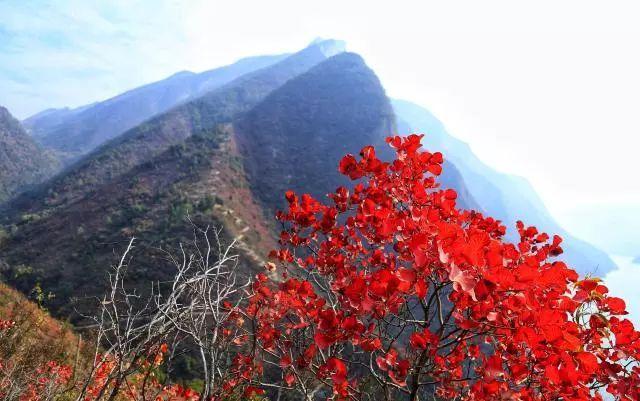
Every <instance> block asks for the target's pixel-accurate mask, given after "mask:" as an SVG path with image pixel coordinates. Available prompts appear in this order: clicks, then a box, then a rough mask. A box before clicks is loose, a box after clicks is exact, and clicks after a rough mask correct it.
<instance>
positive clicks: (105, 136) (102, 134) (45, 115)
mask: <svg viewBox="0 0 640 401" xmlns="http://www.w3.org/2000/svg"><path fill="white" fill-rule="evenodd" d="M286 56H287V55H276V56H260V57H251V58H246V59H242V60H240V61H238V62H236V63H234V64H231V65H228V66H225V67H220V68H216V69H214V70H210V71H205V72H202V73H199V74H196V73H193V72H189V71H183V72H180V73H177V74H174V75H172V76H170V77H169V78H167V79H164V80H162V81H158V82H154V83H151V84H148V85H145V86H142V87H140V88H136V89H133V90H130V91H128V92H125V93H123V94H121V95H118V96H116V97H113V98H111V99H108V100H105V101H103V102H97V103H94V104H91V105H87V106H83V107H80V108H77V109H72V110H70V109H59V110H46V111H45V112H42V113H39V114H36V115H35V116H32V117H30V118H28V119H26V120H25V121H24V125H25V127H26V128H27V130H28V131H29V132H30V133H31V134H32V135H33V137H34V138H35V139H36V140H37V141H38V142H40V143H41V144H42V145H43V146H44V147H46V148H51V149H54V150H55V151H57V152H58V153H60V154H63V155H65V156H66V159H67V160H73V159H74V158H76V157H78V156H80V155H82V154H84V153H86V152H88V151H90V150H92V149H94V148H95V147H97V146H98V145H100V144H102V143H104V142H106V141H108V140H109V139H112V138H115V137H116V136H118V135H120V134H122V133H123V132H125V131H127V130H128V129H130V128H133V127H135V126H136V125H138V124H140V123H142V122H143V121H145V120H148V119H149V118H151V117H153V116H155V115H157V114H160V113H163V112H165V111H167V110H169V109H170V108H172V107H174V106H175V105H177V104H179V103H183V102H185V101H188V100H191V99H195V98H197V97H200V96H202V95H204V94H205V93H207V92H210V91H211V90H213V89H215V88H217V87H220V86H222V85H224V84H226V83H229V82H231V81H233V80H234V79H236V78H238V77H240V76H242V75H245V74H247V73H249V72H252V71H257V70H259V69H261V68H264V67H268V66H270V65H272V64H275V63H277V62H279V61H281V60H283V59H284V58H285V57H286Z"/></svg>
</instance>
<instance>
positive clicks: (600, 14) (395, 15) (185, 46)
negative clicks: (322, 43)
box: [0, 0, 640, 256]
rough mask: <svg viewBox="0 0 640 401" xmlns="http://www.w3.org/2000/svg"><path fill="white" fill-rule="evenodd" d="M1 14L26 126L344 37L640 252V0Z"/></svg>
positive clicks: (400, 87) (477, 146)
mask: <svg viewBox="0 0 640 401" xmlns="http://www.w3.org/2000/svg"><path fill="white" fill-rule="evenodd" d="M0 15H1V16H2V18H0V104H2V105H4V106H6V107H8V108H9V110H10V111H12V112H13V113H14V114H15V115H17V116H18V117H19V118H25V117H27V116H29V115H31V114H33V113H36V112H38V111H41V110H43V109H46V108H49V107H63V106H71V107H74V106H79V105H83V104H87V103H91V102H94V101H97V100H103V99H106V98H108V97H110V96H114V95H116V94H118V93H121V92H123V91H124V90H127V89H130V88H133V87H136V86H139V85H142V84H145V83H149V82H153V81H156V80H159V79H162V78H164V77H166V76H169V75H171V74H173V73H175V72H177V71H181V70H191V71H196V72H197V71H203V70H207V69H211V68H213V67H216V66H220V65H223V64H228V63H231V62H233V61H235V60H237V59H238V58H241V57H245V56H249V55H257V54H273V53H282V52H292V51H295V50H297V49H300V48H302V47H304V46H305V45H307V44H308V43H309V42H310V41H311V40H313V39H314V38H316V37H325V38H338V39H343V40H345V41H346V42H347V47H348V49H349V50H351V51H355V52H358V53H360V54H361V55H362V56H363V57H364V58H365V61H366V62H367V63H368V65H369V66H370V67H372V68H373V69H374V70H375V72H376V73H377V74H378V76H379V77H380V79H381V80H382V83H383V85H384V86H385V88H386V90H387V92H388V94H389V95H390V96H392V97H397V98H404V99H407V100H411V101H414V102H416V103H418V104H420V105H422V106H425V107H427V108H428V109H430V110H431V111H432V112H433V113H434V114H435V115H436V116H438V117H439V118H440V119H441V120H442V121H443V122H444V124H445V125H446V126H447V128H448V130H449V131H450V133H451V134H452V135H454V136H457V137H458V138H460V139H463V140H465V141H466V142H468V143H469V144H470V145H471V147H472V149H473V150H474V152H476V154H478V156H479V157H480V158H481V159H482V160H484V161H485V162H487V163H488V164H489V165H491V166H493V167H495V168H496V169H498V170H500V171H504V172H509V173H514V174H518V175H521V176H524V177H526V178H527V179H528V180H529V181H530V182H531V183H532V185H533V186H534V187H535V188H536V190H537V191H538V192H539V193H540V195H541V197H542V199H543V200H544V201H545V204H546V205H547V206H548V207H549V209H550V211H551V213H552V215H553V216H554V217H556V218H557V219H558V220H559V222H560V223H561V224H562V225H564V226H565V227H566V228H568V229H569V231H572V232H573V233H574V234H576V235H578V236H581V237H583V238H585V239H587V240H589V241H591V242H593V243H594V244H596V245H598V246H600V247H603V248H604V249H605V250H607V251H608V252H610V253H612V254H621V255H626V256H637V255H640V236H638V235H637V234H636V233H637V232H640V217H639V216H640V180H638V179H637V173H638V171H639V169H638V157H637V153H638V149H639V146H638V145H640V139H638V138H640V118H638V116H637V113H638V111H637V110H638V107H639V106H640V73H639V71H640V52H638V45H639V41H640V24H638V23H637V21H638V20H639V19H640V3H638V2H637V1H618V0H611V1H607V2H604V1H590V0H579V1H573V0H564V1H557V0H556V1H548V0H538V1H535V2H524V1H518V0H505V1H495V0H485V1H482V2H480V1H474V0H468V1H455V0H454V1H439V2H434V1H424V0H423V1H415V2H414V1H401V0H399V1H396V2H388V1H372V0H369V1H353V0H352V1H344V0H342V1H334V0H323V1H316V2H308V1H300V0H287V1H280V0H270V1H244V0H235V1H204V0H202V1H201V0H192V1H189V2H177V1H162V0H142V1H124V0H114V1H46V2H45V1H29V0H23V1H4V0H0ZM427 135H428V133H427ZM427 146H428V136H427ZM445 156H446V155H445ZM621 215H622V216H623V217H622V218H621ZM625 217H626V218H625ZM622 242H624V243H625V244H626V245H624V246H622V245H621V243H622ZM636 249H637V252H636Z"/></svg>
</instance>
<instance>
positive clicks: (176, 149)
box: [0, 40, 613, 315]
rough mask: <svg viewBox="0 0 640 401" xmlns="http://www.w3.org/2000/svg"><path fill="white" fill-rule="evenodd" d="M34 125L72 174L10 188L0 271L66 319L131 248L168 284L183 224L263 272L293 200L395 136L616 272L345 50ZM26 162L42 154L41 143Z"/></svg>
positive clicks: (331, 45)
mask: <svg viewBox="0 0 640 401" xmlns="http://www.w3.org/2000/svg"><path fill="white" fill-rule="evenodd" d="M16 123H17V122H16ZM14 125H15V124H14ZM25 125H26V126H27V127H29V130H30V132H31V133H32V135H33V137H34V138H35V139H37V140H38V141H39V142H40V143H41V144H42V145H43V146H45V147H47V148H48V149H49V151H55V152H57V154H58V155H60V156H61V157H62V159H63V160H65V161H66V162H67V163H71V164H69V165H68V166H67V167H66V168H65V169H63V170H61V171H60V172H59V173H58V175H56V176H55V177H53V178H50V179H48V180H45V179H46V178H47V174H43V175H41V176H38V178H37V179H35V180H33V179H32V180H27V179H24V180H23V181H22V184H21V185H25V187H24V188H27V187H26V186H27V185H32V184H37V183H41V185H39V186H37V187H33V188H32V189H31V190H29V191H24V192H22V193H21V194H16V192H17V191H16V190H15V189H14V191H13V193H12V195H15V196H11V199H10V200H9V201H7V202H5V203H4V204H3V205H1V206H0V223H1V224H2V225H3V231H4V232H5V233H7V234H6V235H5V236H6V238H4V240H2V241H1V242H0V272H1V273H2V275H3V276H4V278H5V280H7V281H8V282H10V283H11V284H12V285H14V286H16V287H17V288H19V289H20V290H22V291H24V292H28V291H30V290H31V289H32V288H33V286H34V285H36V283H39V284H40V285H42V287H43V288H44V289H45V290H47V291H52V292H53V293H54V294H55V295H56V298H54V300H53V301H52V303H51V308H52V310H53V311H55V312H57V313H59V314H62V315H70V314H72V311H73V310H74V308H76V307H77V306H78V305H79V304H82V303H78V302H74V300H77V299H82V298H83V297H87V296H93V295H96V294H98V293H99V291H100V290H101V288H102V287H101V284H102V280H103V279H104V276H105V269H106V268H108V266H109V265H110V264H111V262H112V261H113V259H114V256H115V255H114V252H115V253H117V252H118V251H119V250H121V249H122V247H123V246H124V244H126V242H127V239H128V238H130V237H131V236H135V237H137V238H139V244H138V247H137V248H136V249H135V252H134V258H135V262H134V263H132V264H131V266H132V267H131V269H132V271H131V273H132V277H133V278H134V280H136V282H138V283H141V284H142V283H148V282H149V281H152V280H161V279H163V278H165V277H166V276H167V275H168V274H169V273H170V270H169V269H170V267H169V266H168V264H167V262H166V260H165V254H164V253H163V252H162V251H159V248H162V249H171V247H172V246H175V245H177V243H178V242H180V241H186V240H188V238H189V235H190V228H189V227H188V226H187V225H186V224H185V218H186V216H189V217H190V218H191V220H192V221H194V222H196V223H198V224H208V225H213V226H216V227H219V228H221V229H222V237H223V241H227V242H230V241H231V240H233V239H236V240H238V241H239V244H240V245H239V246H240V252H241V255H242V263H243V266H244V269H245V271H246V272H247V273H248V272H252V271H255V270H256V269H259V268H260V266H261V265H262V263H263V260H262V258H261V255H265V254H266V252H267V251H268V250H269V249H270V248H271V247H272V246H273V245H274V238H275V237H274V233H275V230H274V222H273V218H272V216H273V212H274V210H275V209H278V208H279V207H282V206H283V192H284V191H285V190H287V189H294V190H297V191H300V192H309V193H312V194H314V195H315V196H318V197H320V198H322V197H324V195H325V194H326V193H327V192H329V191H332V190H334V189H335V188H336V187H337V186H338V185H341V184H343V183H344V182H345V181H344V178H343V177H341V176H340V175H339V174H338V173H337V170H336V168H337V163H338V161H339V159H340V157H341V156H342V155H343V154H345V153H348V152H351V153H357V152H358V151H359V150H360V148H361V147H362V146H364V145H366V144H374V145H379V149H380V153H381V154H382V155H383V157H384V156H386V157H389V156H390V155H391V152H390V150H389V149H388V147H386V145H384V144H383V143H384V137H385V136H387V135H389V134H392V133H395V132H398V131H399V132H401V133H407V132H408V131H424V132H426V133H427V137H426V139H425V145H426V147H427V148H429V149H436V150H442V151H443V152H444V153H445V157H446V158H447V160H446V162H445V170H444V174H443V176H442V182H443V185H445V186H447V187H453V188H455V189H456V190H457V191H458V192H459V194H460V196H459V201H460V204H461V205H462V206H463V207H465V208H473V209H479V210H482V211H486V212H489V213H490V214H492V215H494V216H496V217H498V218H501V219H503V220H504V221H505V222H507V223H508V224H511V223H513V222H514V220H515V219H516V218H518V217H519V216H522V218H523V220H525V221H527V222H532V223H536V224H539V225H540V226H541V228H543V229H545V230H549V231H551V232H559V233H561V234H563V235H564V236H565V238H566V240H567V246H566V247H565V248H566V249H567V251H568V253H569V254H568V255H567V257H566V259H567V260H568V261H570V262H571V263H572V264H573V266H574V267H576V268H577V269H578V270H580V271H581V272H583V273H588V272H591V271H593V270H594V269H595V267H596V266H597V267H598V273H599V274H604V273H605V272H606V271H607V270H609V269H611V268H612V267H613V263H612V262H611V261H610V260H608V258H607V257H606V255H604V254H603V253H602V252H600V251H598V250H597V249H595V248H593V247H591V246H589V245H588V244H586V243H583V242H581V241H579V240H577V239H575V238H572V237H571V236H569V235H568V234H567V233H565V232H564V231H563V230H562V229H561V228H560V227H558V225H557V224H556V223H555V222H554V221H553V219H552V218H551V217H550V216H549V215H548V213H547V212H546V209H545V208H544V206H543V205H542V202H540V200H539V199H538V197H537V196H536V195H535V192H534V191H533V189H532V188H531V187H530V186H529V185H528V184H527V183H526V181H524V180H522V179H519V178H516V177H512V176H508V175H504V174H500V173H497V172H495V171H493V170H492V169H490V168H489V167H487V166H486V165H484V164H483V163H482V162H481V161H480V160H478V159H477V158H476V157H475V155H473V153H472V152H471V150H470V149H469V147H468V146H466V144H464V143H462V142H460V141H458V140H456V139H455V138H453V137H451V136H450V135H448V134H447V132H446V131H445V129H444V127H443V126H442V124H441V123H440V122H439V121H438V120H437V119H436V118H435V117H433V116H432V115H431V114H430V113H429V112H428V111H426V110H424V109H422V108H420V107H419V106H416V105H413V104H411V103H409V102H404V101H393V102H390V100H389V99H388V98H387V96H386V94H385V91H384V89H383V86H382V84H381V83H380V81H379V80H378V78H377V77H376V75H375V73H374V72H373V71H372V70H371V69H370V68H369V67H367V66H366V64H365V62H364V60H362V58H361V57H360V56H358V55H357V54H353V53H346V52H344V44H343V43H342V42H339V41H332V40H329V41H319V42H314V43H313V44H311V45H310V46H309V47H307V48H305V49H303V50H301V51H299V52H297V53H293V54H290V55H281V56H265V57H255V58H249V59H245V60H242V61H240V62H238V63H235V64H233V65H231V66H228V67H223V68H220V69H216V70H211V71H209V72H206V73H202V74H192V73H180V74H177V75H174V76H172V77H170V78H168V79H166V80H164V81H160V82H157V83H154V84H150V85H147V86H144V87H142V88H138V89H134V90H132V91H129V92H127V93H125V94H123V95H120V96H117V97H115V98H113V99H110V100H107V101H105V102H99V103H95V104H92V105H89V106H85V107H82V108H79V109H75V110H54V111H46V112H43V113H40V114H38V115H36V116H34V117H31V118H29V119H27V120H26V121H25ZM18 126H19V125H18ZM22 137H26V135H25V134H24V131H22ZM26 138H27V139H29V138H28V137H26ZM28 153H29V154H30V155H33V157H36V156H38V155H40V156H38V157H42V154H43V153H42V151H41V150H40V149H39V148H38V147H37V146H35V145H33V144H32V147H31V148H30V150H29V151H28ZM74 158H78V160H77V161H75V162H71V160H73V159H74ZM12 182H13V181H12ZM14 187H15V184H14Z"/></svg>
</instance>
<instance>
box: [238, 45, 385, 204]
mask: <svg viewBox="0 0 640 401" xmlns="http://www.w3.org/2000/svg"><path fill="white" fill-rule="evenodd" d="M234 126H235V131H236V137H237V141H238V144H239V147H240V151H241V153H242V155H243V157H244V158H243V161H244V166H245V170H246V171H247V176H248V179H249V182H250V184H251V188H252V191H253V194H254V195H255V196H256V198H257V199H259V200H260V201H261V202H262V203H263V204H264V205H265V206H266V208H267V210H268V213H272V212H273V211H274V209H276V208H279V207H281V206H282V202H283V199H284V198H283V194H284V192H285V191H286V190H288V189H293V190H295V191H299V192H309V193H311V194H313V195H314V196H316V197H318V198H320V199H323V198H324V196H325V195H326V194H327V193H329V192H331V191H334V190H335V189H336V187H338V186H339V185H342V184H344V183H346V180H345V178H344V177H343V176H341V175H340V174H339V173H338V171H337V166H338V162H339V160H340V158H341V157H342V156H343V155H344V154H346V153H357V152H358V151H359V150H360V149H361V148H362V147H363V146H365V145H368V144H374V145H379V144H382V143H383V142H384V141H383V138H384V137H385V136H387V135H389V134H390V133H392V132H393V130H394V117H393V111H392V109H391V107H390V104H389V101H388V99H387V97H386V95H385V92H384V89H383V88H382V86H381V85H380V82H379V80H378V78H377V77H376V76H375V74H374V73H373V71H371V70H370V69H369V68H368V67H367V66H366V65H365V63H364V61H363V60H362V58H360V56H358V55H356V54H352V53H342V54H339V55H337V56H334V57H332V58H330V59H328V60H326V61H325V62H323V63H321V64H319V65H317V66H316V67H314V68H312V69H311V70H309V71H308V72H307V73H305V74H302V75H300V76H298V77H296V78H295V79H292V80H291V81H289V82H287V83H286V84H285V85H283V86H282V87H281V88H279V89H278V90H276V91H274V92H273V93H271V94H270V95H269V96H267V97H266V98H265V99H264V100H263V101H262V102H260V103H259V104H258V105H257V106H256V107H254V108H253V109H252V110H251V111H249V112H248V113H246V114H245V115H243V116H242V117H241V118H240V119H238V120H237V121H236V122H235V123H234ZM384 148H386V146H385V147H384Z"/></svg>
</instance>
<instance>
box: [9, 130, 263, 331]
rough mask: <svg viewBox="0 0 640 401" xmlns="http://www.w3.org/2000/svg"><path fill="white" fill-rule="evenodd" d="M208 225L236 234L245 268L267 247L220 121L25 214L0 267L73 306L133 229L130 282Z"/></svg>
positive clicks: (69, 312)
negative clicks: (68, 198)
mask: <svg viewBox="0 0 640 401" xmlns="http://www.w3.org/2000/svg"><path fill="white" fill-rule="evenodd" d="M188 219H190V220H191V221H193V222H194V223H195V224H196V225H197V226H199V227H205V226H210V227H215V228H216V229H219V230H221V231H220V237H221V241H222V243H224V244H230V243H231V242H232V241H233V240H234V239H235V240H237V241H239V243H238V252H240V254H241V255H242V258H241V262H240V263H241V264H242V266H243V267H242V269H243V270H244V271H245V272H251V271H252V269H255V268H256V267H257V266H259V265H260V264H261V260H260V258H259V257H258V256H256V254H255V253H254V250H255V251H256V252H259V253H260V254H265V252H266V251H267V250H268V249H269V248H271V247H272V245H273V243H272V242H271V241H272V240H271V238H272V237H271V234H270V232H269V231H268V229H267V228H265V225H264V224H263V220H262V212H261V211H260V209H259V208H258V207H257V206H255V205H254V204H253V203H252V202H251V194H250V193H249V190H248V184H246V182H245V181H244V174H243V172H242V168H241V163H240V161H239V158H238V157H237V155H236V152H235V150H234V144H233V142H232V140H231V135H230V130H229V128H228V127H225V126H224V125H221V126H218V127H216V128H214V129H212V130H210V131H208V132H206V133H201V134H200V135H196V136H192V137H190V138H188V139H187V140H185V141H184V142H182V143H180V144H178V145H175V146H172V147H170V148H169V149H167V150H166V151H164V152H163V153H161V154H159V155H158V156H156V157H155V158H153V159H152V160H150V161H149V162H147V163H144V164H142V165H139V166H137V167H135V168H134V169H132V170H131V171H129V172H127V173H126V174H123V175H120V176H119V177H117V178H114V179H113V180H111V181H109V182H107V183H105V184H103V185H101V186H99V187H97V188H95V189H94V190H92V191H91V192H88V193H87V194H85V196H84V197H83V198H82V199H79V200H78V201H76V202H73V203H70V204H65V205H63V206H60V207H58V208H56V209H55V210H54V211H51V212H49V213H42V214H38V215H29V216H28V217H26V218H25V219H23V220H21V221H18V222H16V223H15V224H14V225H13V226H11V228H10V229H8V230H7V231H8V232H10V233H11V235H10V236H8V238H5V240H4V241H3V242H2V244H0V266H3V269H2V274H3V276H4V278H5V280H7V281H8V282H9V283H10V284H12V285H13V286H15V287H16V288H18V289H19V290H21V291H23V292H25V293H27V292H29V291H31V289H32V288H33V287H34V286H36V285H40V286H41V287H42V288H43V289H44V290H45V291H46V292H51V293H53V294H54V295H55V298H53V299H51V300H50V301H48V306H49V307H50V309H51V310H52V311H54V312H55V313H56V314H57V315H63V316H73V317H74V319H75V318H77V317H78V316H77V315H75V314H74V312H75V311H77V310H78V311H83V310H84V309H83V308H86V307H87V305H89V304H91V303H90V302H88V299H87V298H89V297H94V296H98V295H100V294H102V292H103V291H104V289H105V288H106V283H105V280H106V278H107V273H108V271H109V268H110V266H112V265H113V264H114V263H115V261H116V259H117V257H118V254H119V253H120V252H122V251H123V249H124V247H125V246H126V244H127V242H128V241H129V239H130V238H131V237H136V238H138V241H137V242H136V248H135V249H134V252H133V254H132V255H133V260H132V262H130V264H129V277H130V279H131V284H132V285H134V286H135V287H136V288H137V290H138V291H143V292H144V291H145V290H148V289H149V288H150V285H151V284H150V283H152V282H156V281H162V280H166V279H168V278H169V277H171V274H173V272H174V267H173V266H172V264H171V263H170V261H169V260H168V259H167V253H166V251H170V252H172V253H173V254H174V255H176V256H177V255H179V251H178V249H177V246H178V244H179V243H184V244H188V243H190V242H191V239H192V238H191V236H192V227H191V225H190V224H189V223H188V221H187V220H188Z"/></svg>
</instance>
